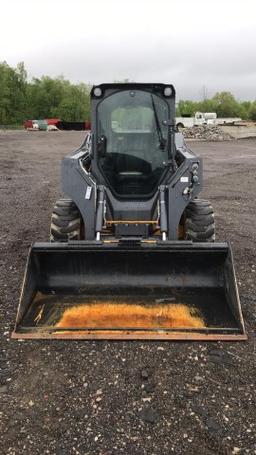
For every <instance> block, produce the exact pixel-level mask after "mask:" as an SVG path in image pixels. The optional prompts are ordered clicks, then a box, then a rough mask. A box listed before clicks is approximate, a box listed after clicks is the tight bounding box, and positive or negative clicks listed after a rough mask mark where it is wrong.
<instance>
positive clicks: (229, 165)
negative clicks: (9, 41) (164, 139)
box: [0, 131, 256, 455]
mask: <svg viewBox="0 0 256 455" xmlns="http://www.w3.org/2000/svg"><path fill="white" fill-rule="evenodd" d="M82 138H83V133H82V132H81V133H80V132H56V133H55V132H52V133H45V132H30V133H27V132H25V131H20V132H0V189H1V199H0V222H1V228H0V251H1V256H0V272H1V273H0V289H1V294H0V325H1V352H0V402H1V405H0V422H1V423H0V446H1V448H2V449H1V453H3V454H26V455H27V454H40V455H42V454H58V455H65V454H81V455H120V454H126V455H130V454H132V455H144V454H147V455H158V454H159V455H160V454H161V455H169V454H182V455H184V454H186V455H187V454H188V455H190V454H191V455H192V454H195V455H198V454H204V455H213V454H232V453H234V454H235V453H236V454H237V453H238V454H256V436H255V433H256V431H255V430H256V428H255V425H256V419H255V417H256V398H255V377H256V368H255V354H256V350H255V326H256V312H255V303H256V297H255V291H256V282H255V281H256V280H255V279H256V257H255V249H256V247H255V229H256V214H255V209H256V205H255V178H256V140H255V139H250V140H243V141H231V142H222V143H206V142H200V143H189V145H190V147H191V148H193V149H194V150H196V151H197V152H198V153H199V154H200V155H201V156H202V157H203V158H204V167H205V189H204V192H203V196H204V197H206V198H209V199H211V201H212V203H213V206H214V208H215V211H216V223H217V239H218V240H226V239H229V240H230V241H231V243H232V245H233V250H234V255H235V262H236V271H237V278H238V283H239V288H240V296H241V303H242V308H243V314H244V317H245V321H246V328H247V332H248V335H249V339H248V342H240V343H238V342H236V343H221V342H216V343H196V342H193V343H188V342H173V343H170V342H113V341H112V342H105V341H100V342H87V341H15V340H10V331H11V330H12V328H13V324H14V320H15V314H16V307H17V303H18V298H19V292H20V288H21V282H22V277H23V272H24V267H25V261H26V257H27V252H28V248H29V245H30V243H31V242H32V241H35V240H47V239H48V231H49V222H50V215H51V209H52V205H53V203H54V201H55V199H56V198H57V197H58V195H59V194H60V189H59V179H60V160H61V158H62V157H63V156H64V155H65V154H67V153H69V152H70V151H71V150H72V149H75V148H77V147H78V146H79V145H80V143H81V141H82Z"/></svg>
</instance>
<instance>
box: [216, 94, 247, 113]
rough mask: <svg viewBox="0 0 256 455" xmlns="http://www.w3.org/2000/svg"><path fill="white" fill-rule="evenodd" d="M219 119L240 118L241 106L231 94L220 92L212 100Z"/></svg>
mask: <svg viewBox="0 0 256 455" xmlns="http://www.w3.org/2000/svg"><path fill="white" fill-rule="evenodd" d="M212 100H213V101H214V103H216V112H217V116H218V117H239V115H240V105H239V103H238V101H236V99H235V97H234V96H233V95H232V93H230V92H218V93H216V95H215V96H214V97H213V98H212Z"/></svg>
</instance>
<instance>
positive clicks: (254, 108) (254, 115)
mask: <svg viewBox="0 0 256 455" xmlns="http://www.w3.org/2000/svg"><path fill="white" fill-rule="evenodd" d="M249 118H250V119H251V120H253V121H256V100H255V101H253V102H252V103H251V106H250V110H249Z"/></svg>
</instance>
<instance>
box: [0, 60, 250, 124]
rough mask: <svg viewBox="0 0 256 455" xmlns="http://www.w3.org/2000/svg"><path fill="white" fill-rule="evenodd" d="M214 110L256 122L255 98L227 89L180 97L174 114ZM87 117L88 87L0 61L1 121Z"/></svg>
mask: <svg viewBox="0 0 256 455" xmlns="http://www.w3.org/2000/svg"><path fill="white" fill-rule="evenodd" d="M198 111H199V112H216V113H217V116H218V117H241V118H242V119H245V120H255V121H256V100H255V101H238V100H236V99H235V97H234V96H233V95H232V93H230V92H219V93H216V95H214V96H213V97H212V98H211V99H205V100H203V101H191V100H180V101H179V102H178V105H177V116H193V115H194V114H195V112H198ZM43 118H60V119H61V120H63V121H85V120H89V119H90V86H89V85H88V84H84V83H79V84H72V83H71V82H70V81H68V80H67V79H64V77H63V76H59V77H56V78H51V77H49V76H42V77H41V78H33V79H32V80H31V81H29V80H28V76H27V71H26V68H25V65H24V63H23V62H21V63H19V64H18V65H17V66H16V67H15V68H13V67H11V66H9V65H8V64H7V63H6V62H2V63H1V62H0V124H1V125H17V124H22V123H23V122H24V120H26V119H43Z"/></svg>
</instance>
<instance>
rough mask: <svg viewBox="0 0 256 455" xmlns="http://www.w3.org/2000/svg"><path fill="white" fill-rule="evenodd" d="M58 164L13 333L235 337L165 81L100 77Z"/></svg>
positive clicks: (204, 209) (193, 170)
mask: <svg viewBox="0 0 256 455" xmlns="http://www.w3.org/2000/svg"><path fill="white" fill-rule="evenodd" d="M91 120H92V129H91V132H90V133H88V134H87V136H86V137H85V140H84V142H83V144H82V145H81V147H80V148H79V149H78V150H77V151H75V152H73V153H71V154H70V155H68V156H67V157H66V158H64V160H63V162H62V190H63V194H64V195H65V197H63V198H62V199H60V200H58V201H57V202H56V205H55V207H54V208H53V213H52V219H51V229H50V242H48V243H34V244H33V245H32V247H31V249H30V252H29V255H28V260H27V266H26V271H25V277H24V282H23V288H22V292H21V298H20V303H19V307H18V313H17V319H16V325H15V329H14V332H13V334H12V336H13V337H14V338H55V339H56V338H57V339H58V338H60V339H149V340H152V339H154V340H244V339H246V334H245V328H244V322H243V317H242V313H241V306H240V301H239V295H238V289H237V284H236V278H235V272H234V263H233V257H232V251H231V247H230V245H229V244H228V243H215V242H214V240H215V225H214V213H213V209H212V206H211V204H210V203H209V202H208V201H206V200H203V199H199V198H198V195H199V193H200V191H201V190H202V160H201V158H199V157H198V156H197V155H195V154H194V153H193V152H192V151H191V150H190V149H189V148H188V146H187V145H186V143H185V141H184V138H183V136H182V134H181V133H179V132H177V131H176V128H175V90H174V87H173V86H172V85H169V84H158V83H157V84H154V83H150V84H138V83H124V84H119V83H118V84H102V85H98V86H94V87H93V88H92V91H91Z"/></svg>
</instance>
